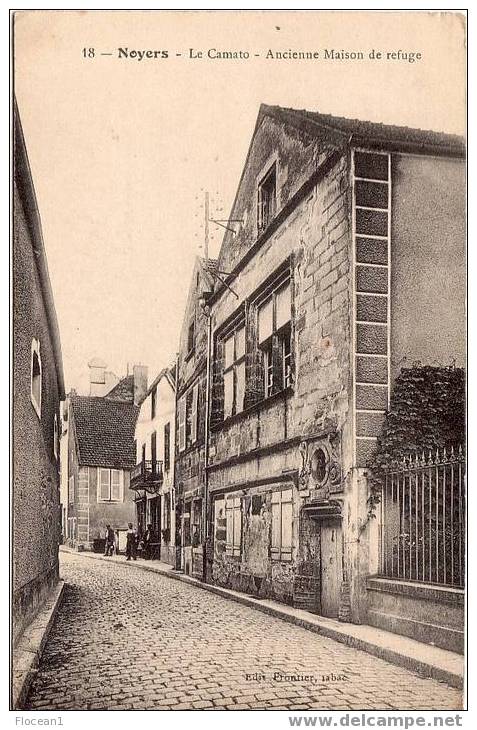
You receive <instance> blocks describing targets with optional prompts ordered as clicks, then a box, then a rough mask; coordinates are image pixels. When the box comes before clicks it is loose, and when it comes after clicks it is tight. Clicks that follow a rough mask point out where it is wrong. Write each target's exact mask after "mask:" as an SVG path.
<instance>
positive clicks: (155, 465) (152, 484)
mask: <svg viewBox="0 0 477 730" xmlns="http://www.w3.org/2000/svg"><path fill="white" fill-rule="evenodd" d="M163 481H164V472H163V469H162V461H157V460H156V461H146V460H143V461H140V462H139V464H136V466H134V467H133V468H132V469H131V480H130V488H131V489H145V490H146V492H155V491H157V489H159V487H160V486H161V485H162V482H163Z"/></svg>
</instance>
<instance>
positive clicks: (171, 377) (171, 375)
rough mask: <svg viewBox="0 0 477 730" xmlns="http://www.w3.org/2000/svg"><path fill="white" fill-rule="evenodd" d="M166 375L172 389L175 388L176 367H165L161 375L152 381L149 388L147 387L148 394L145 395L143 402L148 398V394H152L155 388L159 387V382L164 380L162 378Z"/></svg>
mask: <svg viewBox="0 0 477 730" xmlns="http://www.w3.org/2000/svg"><path fill="white" fill-rule="evenodd" d="M164 376H166V380H167V382H168V383H169V385H170V386H171V388H172V390H175V367H174V368H163V369H162V370H161V371H160V373H159V375H157V377H156V378H155V379H154V380H153V381H152V383H151V385H150V386H149V388H148V389H147V391H146V394H145V396H144V397H143V399H142V401H141V403H143V402H144V401H145V400H146V398H147V397H148V395H151V393H152V391H153V390H154V388H156V387H157V385H158V383H159V382H160V381H161V380H162V378H163V377H164Z"/></svg>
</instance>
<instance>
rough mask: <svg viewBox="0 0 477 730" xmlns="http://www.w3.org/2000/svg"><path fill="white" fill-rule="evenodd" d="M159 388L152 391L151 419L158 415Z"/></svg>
mask: <svg viewBox="0 0 477 730" xmlns="http://www.w3.org/2000/svg"><path fill="white" fill-rule="evenodd" d="M156 402H157V388H154V390H153V391H152V393H151V419H153V418H155V417H156Z"/></svg>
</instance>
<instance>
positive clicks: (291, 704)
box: [27, 553, 462, 710]
mask: <svg viewBox="0 0 477 730" xmlns="http://www.w3.org/2000/svg"><path fill="white" fill-rule="evenodd" d="M61 568H62V576H63V578H64V579H65V580H66V581H67V583H68V585H67V587H66V590H65V597H64V601H63V605H62V607H61V608H60V611H59V614H58V616H57V619H56V624H55V626H54V628H53V630H52V633H51V635H50V639H49V642H48V644H47V647H46V649H45V652H44V655H43V659H42V662H41V666H40V671H39V673H38V675H37V677H36V679H35V681H34V683H33V686H32V688H31V691H30V695H29V698H28V702H27V709H31V710H40V709H41V710H68V709H71V710H106V709H107V710H115V709H117V710H128V709H130V710H132V709H136V710H137V709H157V710H169V709H175V710H194V709H205V710H208V709H216V710H222V709H229V710H240V709H244V710H245V709H270V710H276V709H282V710H285V709H294V710H298V709H303V710H304V709H316V710H318V709H320V710H366V709H369V710H371V709H374V710H380V709H382V710H389V709H400V710H437V709H441V710H451V709H458V708H461V703H462V700H461V692H460V691H459V690H457V689H452V688H450V687H448V686H447V685H445V684H442V683H439V682H437V681H435V680H432V679H424V678H421V677H419V676H417V675H414V674H412V673H411V672H408V671H406V670H405V669H401V668H399V667H396V666H394V665H391V664H388V663H387V662H385V661H383V660H381V659H378V658H375V657H373V656H371V655H369V654H366V653H363V652H360V651H358V650H356V649H352V648H349V647H346V646H344V645H343V644H340V643H337V642H335V641H333V640H331V639H328V638H324V637H320V636H318V635H316V634H313V633H311V632H309V631H307V630H305V629H302V628H300V627H298V626H294V625H291V624H288V623H285V622H284V621H281V620H280V619H278V618H274V617H271V616H268V615H266V614H263V613H261V612H258V611H254V610H253V609H251V608H248V607H247V606H242V605H240V604H238V603H235V602H233V601H229V600H227V599H225V598H222V597H220V596H216V595H214V594H211V593H209V592H206V591H203V590H201V589H200V588H196V587H194V586H190V585H186V584H183V583H181V582H178V581H174V580H171V579H168V578H167V577H164V576H161V575H157V574H154V573H149V572H145V571H142V570H138V569H137V568H136V567H135V566H134V565H124V566H123V565H118V564H117V563H111V564H108V563H107V562H106V561H102V560H97V561H96V560H91V559H88V558H85V557H82V556H81V555H74V554H69V553H62V554H61ZM275 673H278V675H287V676H288V678H285V677H283V676H282V677H281V678H280V676H276V677H275V678H274V676H273V675H274V674H275ZM251 675H253V677H252V676H251ZM289 675H294V676H293V677H290V676H289ZM300 675H301V676H300Z"/></svg>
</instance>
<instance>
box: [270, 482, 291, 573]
mask: <svg viewBox="0 0 477 730" xmlns="http://www.w3.org/2000/svg"><path fill="white" fill-rule="evenodd" d="M271 506H272V545H271V555H272V560H291V559H292V524H293V491H292V490H291V489H284V490H282V491H279V492H273V493H272V505H271Z"/></svg>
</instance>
